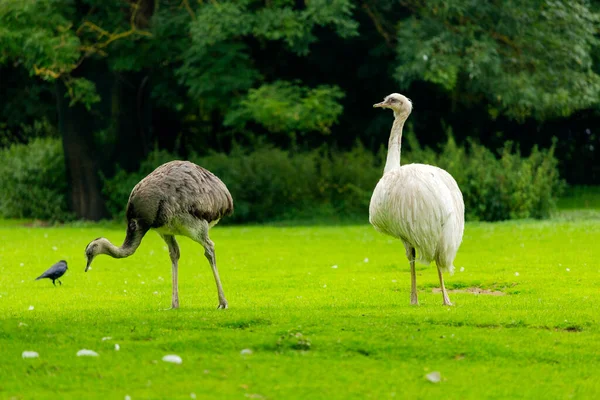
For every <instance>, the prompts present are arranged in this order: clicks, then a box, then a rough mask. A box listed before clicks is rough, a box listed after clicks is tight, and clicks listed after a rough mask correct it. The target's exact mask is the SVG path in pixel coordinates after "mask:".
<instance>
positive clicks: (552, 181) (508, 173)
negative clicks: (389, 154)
mask: <svg viewBox="0 0 600 400" xmlns="http://www.w3.org/2000/svg"><path fill="white" fill-rule="evenodd" d="M407 139H408V142H409V146H410V152H408V154H407V155H406V156H403V164H405V163H408V162H420V163H427V164H432V165H437V166H439V167H440V168H443V169H445V170H447V171H448V172H449V173H450V174H451V175H452V176H453V177H454V179H456V182H457V183H458V186H459V187H460V189H461V191H462V194H463V199H464V201H465V214H466V218H467V219H469V220H483V221H500V220H507V219H519V218H548V217H550V215H551V213H552V212H553V211H554V210H555V208H556V201H557V198H558V196H559V195H560V194H561V192H562V190H563V187H564V182H563V181H562V180H561V179H560V177H559V175H558V166H557V164H558V162H557V160H556V158H555V157H554V145H553V146H552V147H551V148H550V149H548V150H539V149H538V148H537V147H534V148H533V149H532V151H531V154H530V155H529V156H528V157H522V156H521V154H520V152H519V150H518V149H516V150H515V149H514V146H513V144H512V143H510V142H508V143H506V144H505V146H504V148H503V149H502V150H501V151H500V154H499V155H498V156H496V155H494V153H493V152H492V151H490V150H489V149H487V148H485V147H484V146H481V145H479V144H477V143H475V142H472V141H470V142H469V144H468V146H467V147H466V148H464V147H460V146H458V145H457V144H456V142H455V141H454V138H453V137H452V134H451V132H450V134H449V137H448V141H447V142H446V144H445V145H444V146H442V148H441V149H440V152H439V154H436V152H434V151H433V150H432V149H430V148H421V147H420V146H419V143H418V142H417V140H416V138H414V136H413V135H408V138H407Z"/></svg>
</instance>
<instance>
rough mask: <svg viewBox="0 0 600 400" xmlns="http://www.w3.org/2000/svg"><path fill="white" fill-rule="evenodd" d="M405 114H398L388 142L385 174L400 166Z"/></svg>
mask: <svg viewBox="0 0 600 400" xmlns="http://www.w3.org/2000/svg"><path fill="white" fill-rule="evenodd" d="M404 121H406V117H405V116H400V115H398V116H396V118H395V119H394V124H393V125H392V132H391V133H390V140H389V142H388V153H387V159H386V160H385V168H384V170H383V173H384V174H387V173H388V172H390V171H393V170H395V169H398V168H400V150H401V148H402V128H403V127H404Z"/></svg>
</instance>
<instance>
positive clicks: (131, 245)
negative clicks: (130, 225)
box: [103, 229, 147, 258]
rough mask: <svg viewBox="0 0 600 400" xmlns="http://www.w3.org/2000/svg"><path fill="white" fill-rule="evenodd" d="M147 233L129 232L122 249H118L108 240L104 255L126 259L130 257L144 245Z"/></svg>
mask: <svg viewBox="0 0 600 400" xmlns="http://www.w3.org/2000/svg"><path fill="white" fill-rule="evenodd" d="M146 232H147V231H139V230H131V229H128V230H127V236H125V241H124V242H123V245H122V246H121V247H117V246H115V245H114V244H112V243H111V242H109V241H108V240H107V243H106V246H105V247H104V249H103V250H104V251H103V252H104V254H107V255H109V256H111V257H113V258H125V257H129V256H130V255H132V254H133V253H135V251H136V250H137V248H138V247H139V246H140V243H142V239H143V238H144V235H145V234H146Z"/></svg>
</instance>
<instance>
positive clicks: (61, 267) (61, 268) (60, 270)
mask: <svg viewBox="0 0 600 400" xmlns="http://www.w3.org/2000/svg"><path fill="white" fill-rule="evenodd" d="M66 271H67V263H66V262H65V261H64V260H61V261H59V262H57V263H56V264H54V265H53V266H51V267H50V268H48V269H47V270H46V271H45V272H44V273H43V274H41V275H40V276H38V277H37V278H35V280H36V281H37V280H40V279H44V278H49V277H51V276H57V275H62V274H64V273H65V272H66Z"/></svg>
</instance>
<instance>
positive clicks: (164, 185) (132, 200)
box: [127, 161, 233, 228]
mask: <svg viewBox="0 0 600 400" xmlns="http://www.w3.org/2000/svg"><path fill="white" fill-rule="evenodd" d="M232 212H233V199H232V197H231V194H230V193H229V190H228V189H227V187H226V186H225V184H224V183H223V182H222V181H221V180H220V179H219V178H218V177H217V176H215V175H214V174H213V173H211V172H210V171H208V170H206V169H204V168H202V167H200V166H198V165H196V164H194V163H191V162H188V161H171V162H168V163H166V164H163V165H161V166H160V167H158V168H157V169H155V170H154V171H153V172H152V173H151V174H149V175H148V176H147V177H145V178H144V179H142V180H141V181H140V182H139V183H138V184H137V185H136V186H135V187H134V188H133V190H132V191H131V195H130V197H129V203H128V205H127V218H128V219H132V218H137V219H138V220H141V221H142V222H144V223H145V224H147V225H148V228H159V227H161V226H164V225H165V224H167V223H168V222H170V221H173V220H175V219H176V218H178V217H181V216H182V215H191V216H193V217H195V218H199V219H203V220H206V221H208V222H213V221H217V220H219V219H220V218H222V217H224V216H226V215H230V214H231V213H232Z"/></svg>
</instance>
